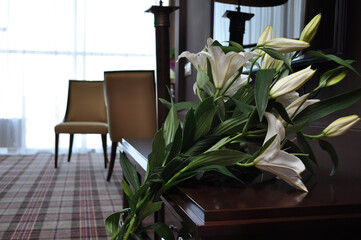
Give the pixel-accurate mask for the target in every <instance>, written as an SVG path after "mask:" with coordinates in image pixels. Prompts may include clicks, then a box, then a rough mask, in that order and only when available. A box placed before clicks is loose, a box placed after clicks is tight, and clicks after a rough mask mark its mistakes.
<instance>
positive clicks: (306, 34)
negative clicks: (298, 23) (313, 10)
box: [300, 13, 321, 43]
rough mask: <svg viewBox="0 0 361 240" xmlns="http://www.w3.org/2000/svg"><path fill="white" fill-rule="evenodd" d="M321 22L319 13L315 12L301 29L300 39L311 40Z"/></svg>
mask: <svg viewBox="0 0 361 240" xmlns="http://www.w3.org/2000/svg"><path fill="white" fill-rule="evenodd" d="M320 22H321V13H319V14H317V15H316V16H315V17H314V18H313V19H312V20H311V21H310V22H309V23H308V24H307V25H306V27H305V28H304V29H303V30H302V32H301V36H300V40H302V41H305V42H308V43H309V42H311V41H312V39H313V38H314V37H315V35H316V33H317V29H318V26H319V25H320Z"/></svg>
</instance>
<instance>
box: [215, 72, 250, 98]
mask: <svg viewBox="0 0 361 240" xmlns="http://www.w3.org/2000/svg"><path fill="white" fill-rule="evenodd" d="M237 74H238V73H236V75H237ZM247 80H248V75H245V74H241V75H240V76H239V77H238V78H237V79H236V80H235V81H233V78H230V79H229V80H228V81H227V82H226V84H224V87H223V88H222V90H221V95H228V96H233V95H234V94H235V93H236V92H237V91H238V89H239V88H240V87H242V86H244V85H246V84H247ZM250 80H252V79H250ZM230 84H231V85H230ZM229 85H230V86H229Z"/></svg>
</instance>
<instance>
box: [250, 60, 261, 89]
mask: <svg viewBox="0 0 361 240" xmlns="http://www.w3.org/2000/svg"><path fill="white" fill-rule="evenodd" d="M260 57H261V56H258V57H256V58H255V59H253V61H252V64H251V67H250V68H249V74H248V78H247V84H249V82H250V81H251V73H252V71H253V66H254V65H255V64H256V62H257V61H258V59H259V58H260Z"/></svg>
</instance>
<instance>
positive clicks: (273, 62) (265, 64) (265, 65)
mask: <svg viewBox="0 0 361 240" xmlns="http://www.w3.org/2000/svg"><path fill="white" fill-rule="evenodd" d="M282 65H283V61H282V60H277V59H274V58H273V57H271V56H270V55H268V54H265V55H264V56H263V59H262V63H261V69H272V68H275V69H276V71H279V70H280V69H281V67H282Z"/></svg>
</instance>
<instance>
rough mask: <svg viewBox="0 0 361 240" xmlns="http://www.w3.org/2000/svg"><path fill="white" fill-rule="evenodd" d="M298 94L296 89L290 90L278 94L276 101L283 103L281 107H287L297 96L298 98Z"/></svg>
mask: <svg viewBox="0 0 361 240" xmlns="http://www.w3.org/2000/svg"><path fill="white" fill-rule="evenodd" d="M299 96H300V94H299V93H298V92H296V91H292V92H290V93H287V94H285V95H282V96H279V97H278V98H276V102H279V103H281V104H282V105H283V107H285V108H286V107H287V106H288V105H290V104H291V103H293V102H294V101H295V100H296V99H297V98H299Z"/></svg>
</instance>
